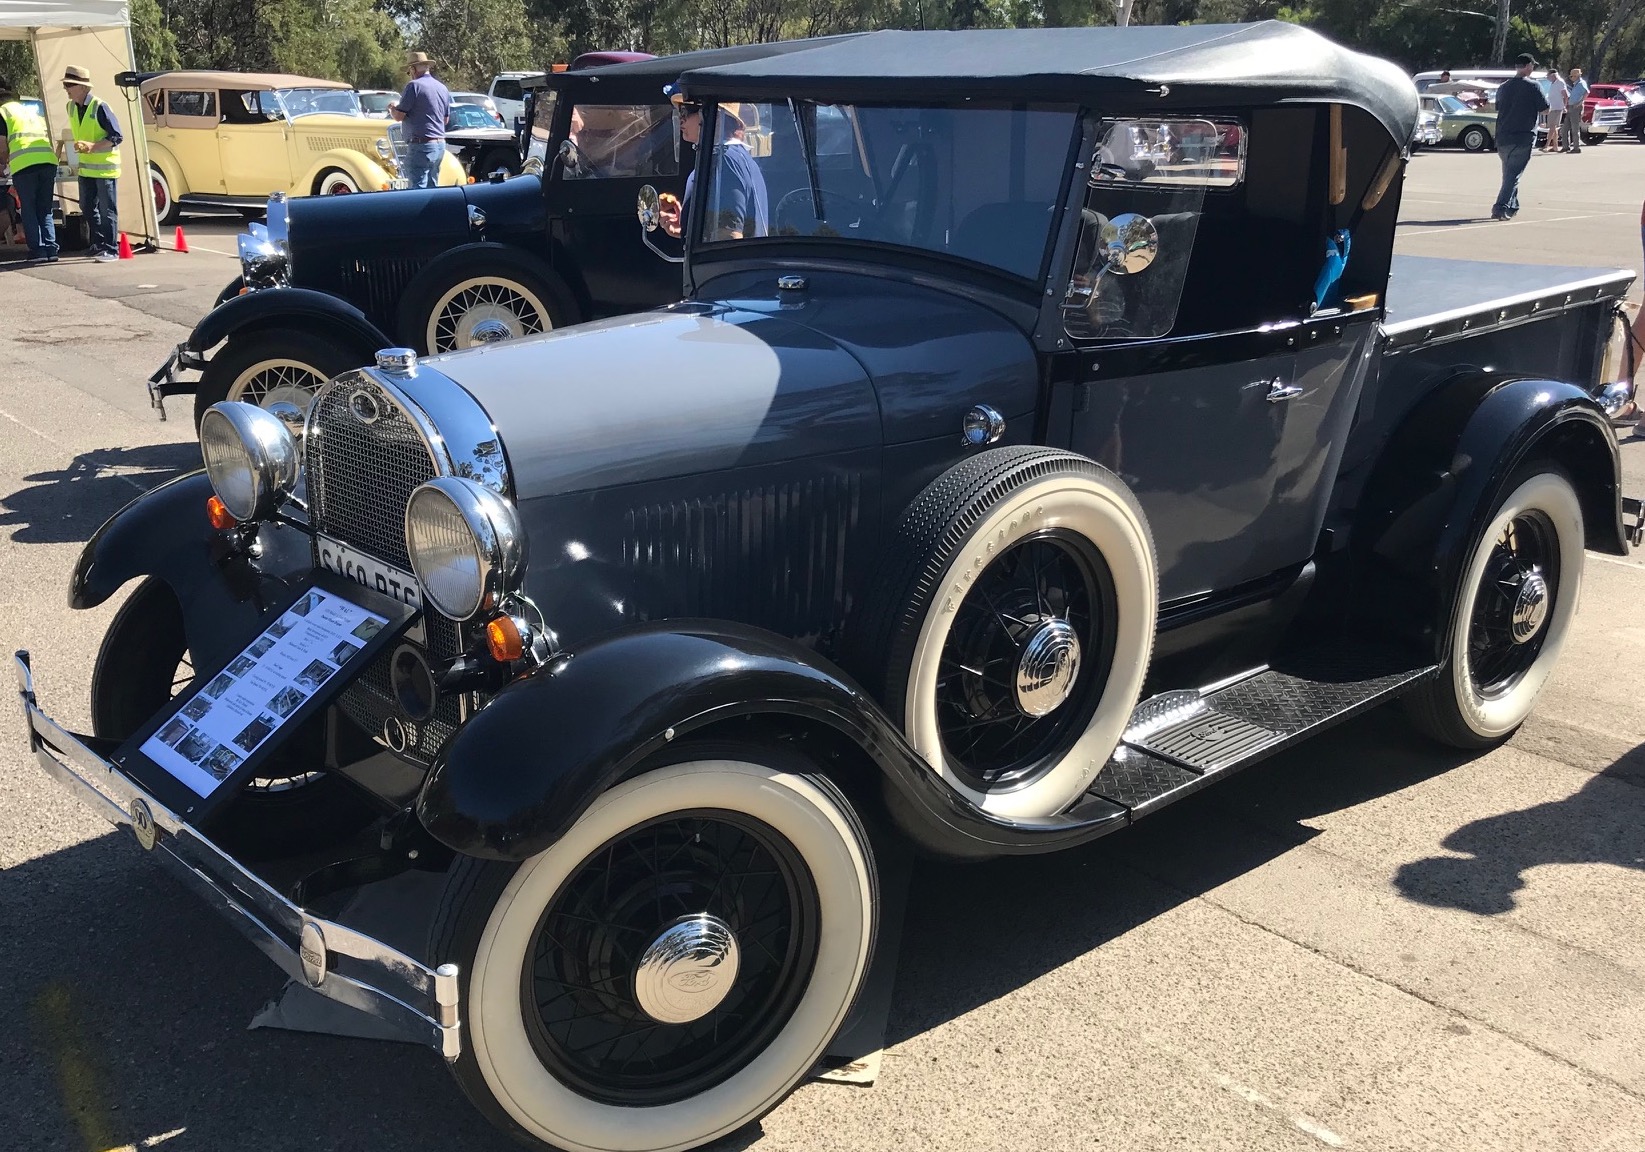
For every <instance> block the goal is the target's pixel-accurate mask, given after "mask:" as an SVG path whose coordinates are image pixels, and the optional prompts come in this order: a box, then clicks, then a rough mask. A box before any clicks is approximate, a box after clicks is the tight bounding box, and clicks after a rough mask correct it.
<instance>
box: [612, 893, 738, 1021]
mask: <svg viewBox="0 0 1645 1152" xmlns="http://www.w3.org/2000/svg"><path fill="white" fill-rule="evenodd" d="M738 963H739V955H738V952H737V937H736V936H735V935H733V933H732V931H731V927H730V925H728V924H727V923H726V922H725V921H724V920H721V919H720V918H719V917H718V916H710V915H709V914H708V913H706V912H701V913H698V914H697V915H695V916H687V917H685V918H683V919H680V920H676V921H675V922H674V923H673V924H670V925H669V926H668V927H667V928H665V929H663V931H662V933H661V935H659V936H658V937H657V938H656V939H655V940H653V941H652V942H651V945H650V947H648V948H647V949H646V950H645V952H644V953H642V954H641V956H640V963H639V965H638V966H637V967H636V968H635V970H634V999H635V1001H636V1002H637V1003H638V1004H639V1006H640V1008H641V1009H642V1010H643V1011H644V1012H645V1014H646V1015H647V1016H649V1017H651V1018H652V1019H653V1020H655V1021H657V1022H658V1023H659V1024H689V1023H690V1022H691V1021H693V1020H700V1019H702V1018H703V1017H704V1016H706V1015H708V1014H709V1013H710V1012H712V1011H714V1009H715V1008H717V1007H719V1005H720V1001H722V1000H724V999H725V997H726V993H728V992H730V991H731V986H732V984H734V983H735V982H736V980H737V967H738Z"/></svg>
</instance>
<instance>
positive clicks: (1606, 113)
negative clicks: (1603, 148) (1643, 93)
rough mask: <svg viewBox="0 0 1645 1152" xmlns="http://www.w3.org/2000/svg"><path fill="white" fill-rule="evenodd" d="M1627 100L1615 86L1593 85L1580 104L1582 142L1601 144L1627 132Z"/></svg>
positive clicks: (1628, 106)
mask: <svg viewBox="0 0 1645 1152" xmlns="http://www.w3.org/2000/svg"><path fill="white" fill-rule="evenodd" d="M1631 107H1632V104H1630V103H1629V101H1628V98H1627V97H1626V96H1625V95H1624V94H1623V93H1622V91H1621V90H1620V86H1619V85H1616V84H1595V85H1593V86H1592V87H1591V88H1589V90H1588V97H1587V99H1585V100H1584V101H1583V102H1582V142H1583V143H1584V144H1603V143H1605V141H1606V140H1609V139H1610V138H1611V137H1612V136H1613V135H1619V134H1621V133H1623V132H1626V131H1627V130H1628V111H1629V109H1630V108H1631Z"/></svg>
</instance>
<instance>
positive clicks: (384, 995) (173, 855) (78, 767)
mask: <svg viewBox="0 0 1645 1152" xmlns="http://www.w3.org/2000/svg"><path fill="white" fill-rule="evenodd" d="M16 661H17V693H18V696H19V697H21V699H22V704H23V717H24V720H25V722H26V725H27V730H28V739H29V751H31V752H33V753H34V758H35V759H36V760H37V761H38V762H39V764H40V767H41V768H43V769H44V770H45V771H46V773H47V774H48V775H51V776H53V777H55V778H56V779H57V781H58V782H59V783H61V784H63V785H65V786H66V787H67V788H68V789H69V791H71V792H73V793H74V795H75V796H76V797H77V798H78V799H79V800H80V801H81V802H82V803H84V804H85V805H86V806H87V807H88V808H90V809H91V810H92V811H93V812H96V813H97V814H98V815H99V816H101V817H102V818H103V819H105V820H107V821H108V822H109V823H111V824H114V825H118V826H124V827H129V828H131V830H132V832H133V833H134V834H135V835H136V837H137V842H138V843H139V844H141V845H143V846H144V847H145V848H150V849H152V850H153V851H154V852H155V853H156V855H158V856H160V857H161V859H162V860H163V861H164V862H165V863H166V864H168V865H170V866H172V868H173V869H174V871H176V872H177V873H178V874H179V876H180V877H181V878H182V879H183V880H184V882H185V883H187V884H188V885H189V886H190V887H191V888H193V889H194V890H195V892H196V893H198V894H199V895H200V896H201V897H203V898H204V899H205V901H206V903H207V904H209V905H210V906H211V907H213V908H214V909H216V910H217V911H218V912H220V913H221V914H222V915H223V916H225V917H227V918H228V920H229V922H230V923H232V924H233V925H234V926H235V927H236V928H238V929H239V930H240V931H241V932H242V933H243V934H244V935H245V936H246V938H247V939H249V940H250V941H251V942H252V943H253V944H255V945H256V946H257V947H258V948H260V949H261V950H262V951H263V953H264V955H266V956H267V957H268V958H269V959H270V960H273V961H274V963H275V964H277V965H279V967H280V969H281V970H282V971H284V972H285V973H286V975H287V976H290V977H291V978H292V979H293V980H299V981H302V982H303V983H304V984H306V985H307V986H308V987H309V988H311V989H313V990H314V991H315V992H318V993H319V994H320V995H322V996H325V997H328V998H330V999H332V1000H336V1001H337V1002H339V1003H341V1004H347V1005H348V1006H349V1007H351V1008H358V1009H359V1010H360V1011H362V1012H365V1013H367V1014H369V1015H372V1016H375V1017H378V1018H379V1019H382V1020H384V1021H386V1022H388V1023H390V1024H392V1025H394V1026H395V1027H397V1028H399V1029H400V1030H402V1031H404V1032H405V1033H407V1034H408V1035H414V1036H417V1037H420V1038H421V1039H422V1040H423V1041H424V1042H425V1043H427V1044H428V1045H429V1046H430V1047H432V1048H435V1049H437V1050H438V1051H439V1052H440V1054H441V1055H442V1056H444V1057H445V1058H446V1059H447V1060H455V1059H457V1056H458V1054H459V1053H460V1052H461V1051H462V1042H461V1025H460V1024H459V1023H458V1017H457V998H458V990H457V966H456V965H455V964H442V965H440V967H439V968H429V967H428V966H427V965H425V964H423V963H422V962H421V961H419V960H417V959H415V958H413V957H411V956H407V955H406V954H405V953H403V952H399V951H397V950H395V949H393V948H390V947H389V946H388V945H386V944H384V943H382V942H381V941H378V940H374V939H372V938H371V937H369V936H366V935H364V934H362V933H360V932H357V931H355V930H354V929H352V928H349V927H348V926H347V925H344V924H338V923H336V922H335V921H331V920H322V919H320V918H319V917H317V916H313V915H311V914H309V913H308V912H306V911H304V910H303V909H302V908H300V907H298V906H297V905H296V904H293V903H292V902H291V901H290V900H287V899H286V898H285V897H284V896H282V895H280V893H278V892H276V891H275V890H274V889H273V888H270V887H269V886H268V884H266V883H265V882H264V881H263V880H262V879H261V878H260V877H258V876H256V875H254V874H253V873H252V872H250V871H248V870H247V869H246V868H245V867H243V866H242V865H241V864H239V863H238V862H237V861H235V860H234V859H233V858H232V857H231V856H229V855H228V854H227V853H226V852H224V851H223V850H222V849H221V848H219V847H217V846H216V845H215V844H213V843H212V842H211V841H210V840H207V839H206V838H205V837H204V836H202V835H200V833H199V832H197V831H195V830H194V829H193V828H191V827H189V825H187V824H185V823H184V822H183V821H182V820H181V819H180V818H179V817H178V816H177V815H176V813H174V812H172V811H170V810H169V809H167V808H166V807H165V806H164V805H163V804H161V803H160V802H159V801H158V800H156V799H155V798H154V797H152V796H150V795H148V794H147V793H146V792H144V791H143V790H142V789H141V788H140V787H139V786H138V785H137V784H136V783H134V782H133V781H132V780H130V779H128V778H127V777H126V776H125V775H123V774H122V773H121V772H120V771H119V770H118V769H117V768H115V767H114V766H113V765H112V764H110V763H109V762H108V761H107V760H105V759H103V757H101V756H99V755H98V754H97V753H96V752H95V751H93V750H92V749H91V748H89V747H87V746H86V745H85V744H84V743H83V742H81V740H80V739H79V738H78V737H76V736H75V735H74V734H73V733H72V732H69V731H68V730H67V729H65V728H63V727H62V726H60V725H59V724H58V723H57V722H56V721H54V720H53V719H52V718H51V717H49V716H47V715H46V714H45V713H44V712H42V711H41V710H40V707H39V705H38V704H37V703H36V702H35V698H34V676H33V672H32V670H31V668H30V665H29V654H28V653H27V652H18V653H17V654H16Z"/></svg>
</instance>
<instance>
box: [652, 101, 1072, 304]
mask: <svg viewBox="0 0 1645 1152" xmlns="http://www.w3.org/2000/svg"><path fill="white" fill-rule="evenodd" d="M718 119H719V127H718V129H717V131H716V134H717V135H718V137H719V143H718V145H717V146H716V147H715V148H714V152H713V160H712V162H710V163H709V164H708V165H707V169H706V171H707V180H708V184H707V187H706V188H705V189H704V190H703V195H704V197H705V201H704V210H703V215H702V233H701V238H702V240H703V242H704V243H709V244H714V243H726V242H736V241H745V240H749V239H754V238H758V237H768V236H780V237H784V238H789V237H792V238H815V239H820V240H828V241H830V242H836V243H837V242H839V241H842V240H843V241H854V240H862V241H868V242H870V243H873V244H876V245H894V246H898V247H904V248H915V249H921V250H924V251H928V252H938V253H942V254H944V255H948V256H954V257H958V258H960V259H963V260H969V261H973V262H975V263H979V264H986V265H989V266H991V267H994V268H999V269H1002V270H1004V271H1006V272H1009V273H1012V274H1013V275H1016V276H1021V277H1024V278H1027V279H1037V278H1038V277H1039V275H1040V269H1041V265H1042V261H1043V260H1044V257H1045V249H1046V243H1047V240H1048V238H1049V236H1050V233H1051V226H1052V222H1053V220H1054V218H1055V216H1056V201H1057V198H1058V194H1059V192H1060V190H1061V186H1062V178H1063V173H1064V171H1065V170H1066V169H1067V165H1068V160H1069V156H1070V153H1071V150H1072V147H1073V142H1074V133H1075V130H1076V115H1075V113H1074V112H1073V111H1072V110H1067V109H1053V108H1036V107H1032V106H1018V107H1014V108H1012V107H997V108H990V107H978V106H974V105H968V106H966V107H964V108H905V107H873V106H868V105H860V104H859V105H850V104H818V103H815V102H812V101H804V100H799V101H789V102H786V103H772V104H749V103H737V104H731V103H727V104H722V105H721V107H720V112H719V117H718ZM681 128H682V132H685V133H687V139H688V140H693V139H694V138H693V136H692V135H690V133H692V132H696V133H698V134H700V133H701V121H700V120H699V119H698V118H697V117H695V116H693V115H687V116H683V117H682V121H681ZM693 194H694V192H693V190H692V189H691V188H689V187H688V189H687V195H688V196H691V195H693Z"/></svg>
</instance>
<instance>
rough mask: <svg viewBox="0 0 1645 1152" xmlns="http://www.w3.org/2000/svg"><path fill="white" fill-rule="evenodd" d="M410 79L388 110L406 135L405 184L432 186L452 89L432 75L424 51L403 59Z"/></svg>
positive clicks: (442, 148) (442, 150)
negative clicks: (449, 89) (448, 88)
mask: <svg viewBox="0 0 1645 1152" xmlns="http://www.w3.org/2000/svg"><path fill="white" fill-rule="evenodd" d="M406 70H407V71H409V72H410V73H411V83H409V84H407V85H406V90H405V91H404V92H402V93H400V98H399V99H398V100H397V101H395V102H394V103H393V104H390V105H389V106H388V114H389V115H390V116H392V117H394V119H395V120H397V121H399V122H400V124H401V125H403V130H404V132H405V135H406V171H405V176H406V187H408V188H433V187H434V186H435V185H436V184H438V183H439V182H440V161H441V160H443V159H444V158H445V154H446V117H447V116H448V115H450V114H451V93H450V91H448V90H447V88H446V86H445V85H444V84H442V83H440V82H439V81H438V80H436V79H435V78H434V61H432V60H430V59H429V58H428V53H426V52H413V53H412V54H411V56H410V57H409V58H408V59H407V60H406Z"/></svg>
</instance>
